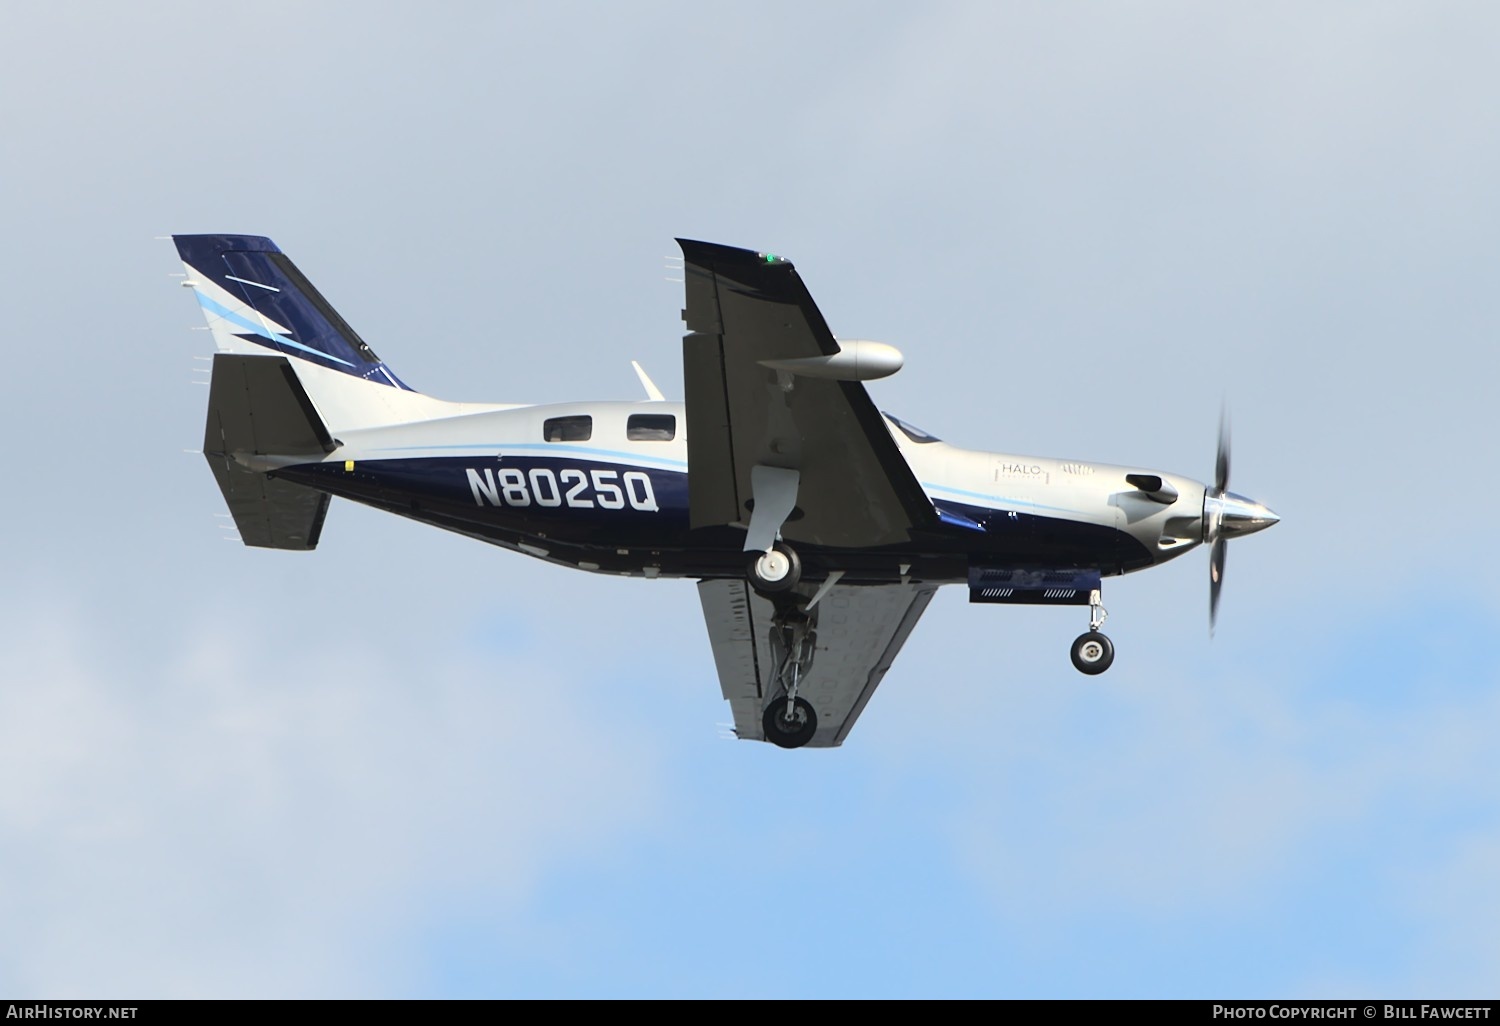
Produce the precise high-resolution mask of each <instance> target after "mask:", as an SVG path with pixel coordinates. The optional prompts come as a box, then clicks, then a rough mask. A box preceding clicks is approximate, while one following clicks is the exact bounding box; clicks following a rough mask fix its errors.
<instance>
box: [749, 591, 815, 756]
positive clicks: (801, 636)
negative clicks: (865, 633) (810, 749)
mask: <svg viewBox="0 0 1500 1026" xmlns="http://www.w3.org/2000/svg"><path fill="white" fill-rule="evenodd" d="M816 647H817V634H816V632H815V631H813V629H812V623H811V621H810V620H809V619H808V617H807V615H806V614H805V613H803V612H800V611H796V610H790V611H787V612H778V613H777V614H776V617H775V619H774V620H772V622H771V654H772V657H773V658H774V659H775V660H776V667H777V669H776V683H777V685H778V689H784V693H783V694H778V695H777V696H776V697H774V698H772V699H771V702H770V704H769V705H767V706H766V710H765V712H764V713H763V714H762V715H761V719H760V725H761V727H762V728H763V729H764V730H765V733H766V740H767V741H769V742H771V743H772V744H774V745H777V746H779V747H781V748H801V747H802V746H803V745H805V744H807V743H808V742H809V741H811V740H812V737H813V735H814V734H816V733H817V731H818V715H817V713H816V712H814V711H813V707H812V703H811V702H809V701H808V700H807V699H805V698H802V697H800V696H799V695H798V694H797V689H798V687H799V686H800V685H801V683H802V678H803V677H804V676H806V674H807V671H808V670H810V669H811V668H812V660H813V652H814V651H815V649H816Z"/></svg>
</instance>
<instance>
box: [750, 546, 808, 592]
mask: <svg viewBox="0 0 1500 1026" xmlns="http://www.w3.org/2000/svg"><path fill="white" fill-rule="evenodd" d="M745 576H746V577H748V578H749V579H750V586H751V587H753V588H754V589H755V590H756V591H759V592H762V593H764V594H766V595H774V594H776V593H777V592H780V591H791V590H792V589H793V588H795V587H796V586H797V583H798V582H799V581H801V580H802V560H801V559H799V558H797V552H796V550H795V549H793V548H792V547H791V546H790V545H785V544H783V543H781V542H777V543H776V544H775V545H773V546H772V547H771V551H770V552H752V553H751V554H750V562H749V564H747V567H746V570H745Z"/></svg>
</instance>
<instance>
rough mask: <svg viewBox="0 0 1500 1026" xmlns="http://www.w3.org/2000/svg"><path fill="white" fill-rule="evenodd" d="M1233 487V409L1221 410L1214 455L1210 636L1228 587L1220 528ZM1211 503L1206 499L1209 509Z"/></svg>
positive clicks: (1209, 554)
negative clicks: (1223, 590) (1215, 504)
mask: <svg viewBox="0 0 1500 1026" xmlns="http://www.w3.org/2000/svg"><path fill="white" fill-rule="evenodd" d="M1228 491H1229V412H1228V411H1227V410H1224V409H1222V408H1221V409H1220V410H1219V451H1218V453H1217V455H1216V456H1215V458H1214V490H1213V492H1212V493H1211V494H1212V496H1213V497H1214V498H1215V499H1216V500H1217V501H1218V515H1217V516H1216V517H1215V523H1214V524H1213V535H1214V542H1213V546H1212V547H1211V548H1210V549H1209V550H1208V636H1209V637H1213V635H1214V625H1215V624H1216V623H1217V622H1218V620H1219V590H1220V589H1221V588H1223V587H1224V553H1225V549H1226V547H1227V546H1226V545H1225V539H1224V536H1223V535H1222V534H1221V533H1220V531H1219V528H1220V526H1221V525H1222V523H1223V516H1224V506H1223V502H1224V496H1225V495H1226V494H1228ZM1207 505H1208V504H1207V503H1206V502H1205V503H1204V507H1205V509H1206V508H1207Z"/></svg>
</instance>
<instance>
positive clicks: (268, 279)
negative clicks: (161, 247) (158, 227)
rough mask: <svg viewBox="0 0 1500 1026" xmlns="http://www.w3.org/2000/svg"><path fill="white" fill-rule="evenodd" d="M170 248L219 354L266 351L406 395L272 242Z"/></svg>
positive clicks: (189, 240)
mask: <svg viewBox="0 0 1500 1026" xmlns="http://www.w3.org/2000/svg"><path fill="white" fill-rule="evenodd" d="M172 241H173V242H175V243H176V244H177V253H178V255H179V256H181V257H182V262H183V263H184V264H185V265H186V266H187V269H188V276H189V281H190V283H191V284H192V286H193V291H194V292H195V293H196V294H197V297H198V303H199V305H200V306H202V307H203V314H204V316H205V317H207V318H208V326H209V328H210V330H212V331H213V334H214V341H215V342H216V343H218V346H219V349H220V351H222V352H231V353H261V354H265V353H266V351H267V350H270V351H271V352H273V353H280V354H282V355H283V356H290V357H296V358H299V359H302V360H308V361H310V362H312V363H313V364H316V365H317V366H320V367H326V368H329V369H331V370H336V371H340V372H342V373H344V374H349V375H353V376H354V377H358V378H363V379H364V380H366V381H373V382H376V383H378V384H382V385H386V386H388V387H391V388H398V389H403V390H405V391H412V389H411V388H410V387H409V386H408V385H406V384H405V383H404V382H402V381H401V380H400V379H399V378H397V377H396V375H394V374H393V373H391V370H390V368H389V367H387V366H386V365H385V364H384V363H382V362H381V360H380V357H378V356H376V355H375V352H374V350H372V349H371V348H370V347H369V346H367V345H366V344H365V342H364V339H362V338H360V337H359V335H358V334H356V333H355V331H354V329H353V328H351V327H349V324H348V322H347V321H345V320H344V319H343V318H342V317H340V316H339V315H338V311H336V310H334V308H333V307H332V306H330V305H329V303H328V300H326V299H324V298H323V296H322V294H321V293H320V292H318V290H317V289H316V288H314V287H313V285H312V282H310V281H308V280H307V278H306V276H304V275H303V274H302V272H301V271H299V270H297V265H296V264H294V263H292V262H291V260H289V259H287V257H286V254H284V253H282V252H281V250H280V249H278V248H277V247H276V243H274V242H272V241H271V240H270V239H266V238H262V237H260V236H258V235H174V236H172Z"/></svg>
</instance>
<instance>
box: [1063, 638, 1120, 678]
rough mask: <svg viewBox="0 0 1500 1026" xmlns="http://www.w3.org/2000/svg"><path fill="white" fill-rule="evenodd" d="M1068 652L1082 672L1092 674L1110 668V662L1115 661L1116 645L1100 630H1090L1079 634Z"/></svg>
mask: <svg viewBox="0 0 1500 1026" xmlns="http://www.w3.org/2000/svg"><path fill="white" fill-rule="evenodd" d="M1068 654H1069V655H1071V656H1072V657H1073V665H1074V666H1076V667H1077V668H1078V670H1079V672H1080V673H1087V674H1089V675H1091V676H1092V675H1093V674H1096V673H1103V672H1104V671H1105V670H1107V669H1109V664H1110V663H1112V662H1114V661H1115V646H1114V643H1113V642H1112V641H1110V640H1109V639H1108V638H1106V637H1105V636H1104V635H1103V634H1100V633H1099V632H1098V631H1089V632H1088V633H1087V634H1080V635H1078V637H1077V639H1075V640H1074V642H1073V649H1072V651H1071V652H1069V653H1068Z"/></svg>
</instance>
